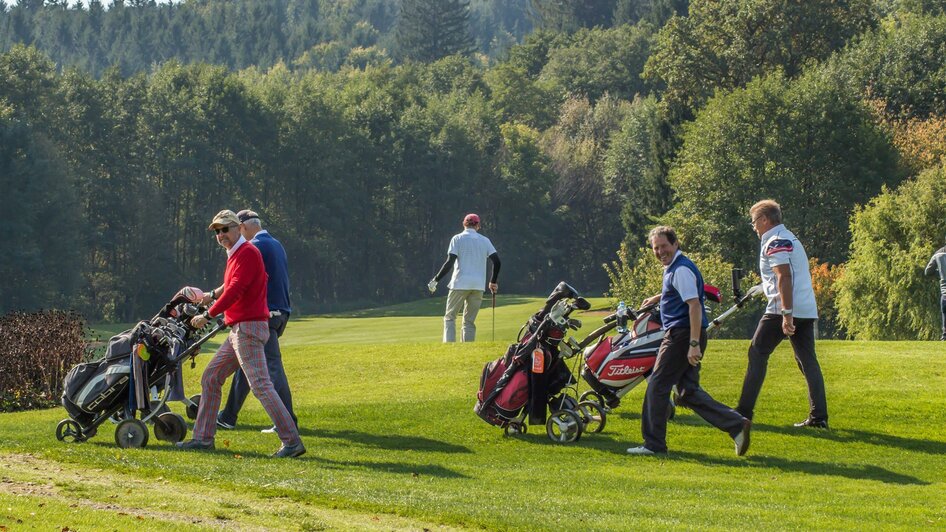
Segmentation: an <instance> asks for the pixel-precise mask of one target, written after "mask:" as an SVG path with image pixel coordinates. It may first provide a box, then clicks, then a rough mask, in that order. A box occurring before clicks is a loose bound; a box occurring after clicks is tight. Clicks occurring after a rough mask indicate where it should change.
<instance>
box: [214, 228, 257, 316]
mask: <svg viewBox="0 0 946 532" xmlns="http://www.w3.org/2000/svg"><path fill="white" fill-rule="evenodd" d="M266 279H267V277H266V267H265V266H263V256H262V255H260V252H259V250H258V249H256V246H254V245H253V244H250V243H249V242H245V243H243V245H241V246H240V247H239V249H237V250H236V253H234V254H233V255H232V256H230V257H229V258H228V259H227V269H226V271H225V272H224V274H223V294H222V295H221V296H220V299H218V300H217V302H216V303H214V304H213V306H211V307H210V309H209V310H208V312H209V313H210V315H211V316H216V315H218V314H220V313H221V312H223V321H225V322H226V323H227V325H228V326H231V327H232V326H233V324H235V323H240V322H241V321H268V320H269V307H268V306H266Z"/></svg>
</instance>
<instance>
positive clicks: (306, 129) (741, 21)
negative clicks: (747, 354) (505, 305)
mask: <svg viewBox="0 0 946 532" xmlns="http://www.w3.org/2000/svg"><path fill="white" fill-rule="evenodd" d="M944 13H946V1H934V0H806V1H803V2H796V1H785V0H693V1H690V2H687V1H685V0H600V1H592V0H508V1H486V0H469V1H465V0H438V1H434V0H400V1H398V0H338V1H329V0H267V1H255V0H226V1H224V0H186V1H183V2H176V3H160V4H159V3H156V2H154V1H145V0H134V1H132V0H127V1H124V2H122V1H114V2H110V3H103V2H100V1H98V0H91V1H86V2H81V3H80V2H70V1H66V0H59V1H54V0H47V1H42V0H19V1H16V2H3V1H0V190H2V194H0V212H2V213H3V219H4V220H5V224H4V238H3V240H2V244H0V279H2V282H0V313H2V312H6V311H10V310H18V309H26V310H30V309H36V308H63V309H74V310H77V311H79V312H81V313H83V314H84V315H85V316H86V317H87V318H88V319H90V320H96V321H133V320H136V319H140V318H142V317H146V316H150V315H151V314H153V313H154V312H155V310H156V309H157V308H158V307H159V306H161V305H162V304H163V303H164V302H166V301H167V299H168V298H169V296H170V295H171V294H172V293H173V292H174V291H175V290H176V289H177V288H179V287H180V286H183V285H197V286H212V285H214V284H216V283H217V282H218V281H219V277H220V274H221V271H222V267H223V261H224V259H225V257H224V254H223V253H222V252H221V251H220V249H219V247H218V246H217V244H216V243H215V242H214V239H213V238H211V237H210V235H209V234H208V232H207V230H206V226H207V223H208V220H209V218H210V217H211V216H212V215H213V214H214V213H215V212H216V211H218V210H220V209H221V208H231V209H242V208H253V209H254V210H257V211H258V212H260V214H261V216H262V217H263V219H264V224H265V226H266V227H267V228H269V229H271V230H272V232H273V233H274V235H276V236H277V238H279V239H280V240H281V241H282V242H283V244H284V245H285V247H286V249H287V251H288V253H289V255H290V260H291V284H292V297H293V304H294V307H295V310H296V311H297V312H299V313H303V314H311V313H321V312H327V311H334V310H339V309H348V308H359V307H366V306H372V305H377V304H383V303H392V302H397V301H405V300H411V299H417V298H419V297H422V294H423V290H424V288H425V284H426V281H427V280H429V279H430V277H431V276H432V275H433V273H434V272H435V271H436V269H437V268H438V267H439V265H440V263H441V262H442V261H443V259H444V258H445V249H446V244H447V241H448V240H449V237H450V236H451V235H452V234H454V233H455V232H457V231H458V230H459V229H460V220H461V218H462V216H463V214H465V213H466V212H478V213H479V214H480V215H481V216H482V217H483V220H484V229H483V232H484V234H487V235H488V236H489V237H490V238H491V239H492V240H493V242H494V244H495V245H496V247H497V249H499V251H500V255H501V257H502V259H503V272H502V279H501V281H502V283H501V286H502V289H503V291H504V292H505V293H529V294H540V293H543V292H547V291H548V290H550V289H551V287H553V286H554V284H555V283H557V282H558V281H559V280H562V279H564V280H568V281H569V282H571V283H572V284H574V285H575V286H577V287H578V288H579V289H581V290H583V291H585V292H589V293H596V292H597V293H600V292H607V293H608V294H610V295H611V296H613V297H614V298H615V299H617V298H624V299H626V300H628V301H629V302H630V303H632V304H635V303H637V302H638V301H639V300H640V299H639V298H640V297H642V296H643V295H646V294H648V293H649V292H650V291H652V290H654V289H655V283H657V282H659V274H660V271H659V268H658V267H657V264H656V262H655V261H654V259H653V257H652V256H651V255H650V254H649V253H648V252H647V250H646V247H645V246H646V242H645V235H646V232H647V230H648V228H650V227H652V226H653V225H655V224H657V223H669V224H671V225H674V226H675V227H677V228H678V231H679V233H680V234H681V236H682V240H683V243H684V246H685V249H686V250H687V252H688V253H689V254H691V255H692V256H694V257H695V258H696V259H697V260H698V262H699V264H700V265H701V267H703V269H704V270H705V271H706V272H707V278H708V279H709V280H711V281H713V282H714V283H715V284H718V285H721V286H724V287H725V286H726V285H727V284H728V279H729V273H728V272H729V269H730V268H731V267H733V266H737V267H742V268H746V269H748V270H754V269H755V268H756V260H757V259H756V256H757V252H758V250H757V246H758V238H757V237H756V236H755V235H754V234H753V233H752V231H751V228H750V227H749V224H748V221H749V220H748V217H747V212H746V211H747V209H748V207H749V206H750V205H751V204H752V203H754V202H755V201H757V200H758V199H762V198H766V197H771V198H775V199H776V200H778V201H779V202H781V203H782V205H783V207H784V213H785V219H786V222H787V224H788V226H789V228H790V229H792V230H794V231H795V232H796V234H798V236H799V237H800V238H801V240H802V242H803V243H804V244H805V246H806V248H807V250H808V253H809V256H811V257H812V268H813V275H814V279H815V284H816V290H817V291H818V298H819V306H820V311H821V316H822V320H821V334H822V335H825V336H836V337H858V338H864V339H879V338H886V339H907V338H908V339H916V338H920V339H932V338H934V337H937V336H938V335H939V321H938V297H939V294H938V289H937V283H936V282H935V280H934V279H933V278H926V277H924V275H923V267H924V266H925V265H926V263H927V261H928V260H929V257H930V255H931V254H932V253H933V252H934V251H935V250H936V249H937V248H938V247H940V246H942V245H943V244H944V236H946V170H944V159H943V157H944V155H946V14H944ZM750 321H751V318H749V317H744V318H743V319H742V321H741V322H739V323H736V324H734V325H733V327H731V329H730V332H731V334H744V333H745V329H746V327H748V326H749V325H748V324H749V322H750Z"/></svg>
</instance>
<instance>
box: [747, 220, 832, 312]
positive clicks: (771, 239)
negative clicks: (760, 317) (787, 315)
mask: <svg viewBox="0 0 946 532" xmlns="http://www.w3.org/2000/svg"><path fill="white" fill-rule="evenodd" d="M783 264H787V265H789V267H790V268H789V270H790V272H791V275H792V287H793V289H792V316H794V317H796V318H815V319H817V318H818V304H817V303H816V302H815V291H814V288H812V286H811V270H809V266H808V254H806V253H805V247H804V246H802V244H801V242H799V241H798V237H796V236H795V235H794V233H792V232H791V231H789V230H788V229H786V228H785V225H783V224H779V225H777V226H775V227H773V228H771V229H769V230H768V231H766V232H765V234H763V235H762V246H761V248H760V250H759V274H760V275H761V276H762V289H763V290H764V291H765V297H767V298H768V300H769V304H768V306H766V307H765V313H766V314H780V313H781V312H782V298H781V297H780V296H779V293H778V278H777V277H776V276H775V270H774V269H773V268H774V267H775V266H780V265H783Z"/></svg>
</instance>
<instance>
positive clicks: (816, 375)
mask: <svg viewBox="0 0 946 532" xmlns="http://www.w3.org/2000/svg"><path fill="white" fill-rule="evenodd" d="M749 216H750V218H751V219H752V222H751V223H752V228H753V229H754V230H755V232H756V234H758V235H759V238H761V240H762V246H761V248H760V251H759V273H760V275H761V276H762V288H763V289H764V291H765V296H766V298H768V300H769V304H768V306H767V307H766V308H765V315H764V316H762V319H761V320H760V321H759V326H758V328H757V329H756V331H755V335H754V336H753V337H752V344H751V345H750V346H749V367H748V368H747V369H746V377H745V380H744V381H743V384H742V395H741V396H740V398H739V406H737V407H736V410H737V411H738V412H739V413H740V414H742V415H743V416H745V417H747V418H749V419H752V415H753V410H754V409H755V403H756V399H758V398H759V392H760V391H761V389H762V382H763V381H764V380H765V372H766V368H767V366H768V363H769V355H771V354H772V352H773V351H774V350H775V348H776V347H777V346H778V344H779V343H781V341H782V340H784V339H785V337H786V336H788V338H789V340H790V341H791V342H792V349H794V351H795V361H796V362H797V363H798V368H799V369H801V372H802V374H803V375H804V376H805V380H806V381H807V382H808V407H809V410H808V418H807V419H805V420H804V421H802V422H800V423H795V426H796V427H813V428H822V429H826V428H828V402H827V399H826V398H825V388H824V377H823V376H822V375H821V366H820V365H819V364H818V359H817V357H816V356H815V322H816V321H817V320H818V307H817V304H816V303H815V291H814V289H813V288H812V286H811V271H810V270H809V266H808V255H807V254H805V248H804V246H802V244H801V242H799V241H798V238H797V237H796V236H795V235H794V234H793V233H792V232H791V231H789V230H788V229H786V228H785V226H784V225H782V209H781V207H779V204H778V203H776V202H775V201H773V200H762V201H760V202H758V203H756V204H755V205H753V206H752V208H750V209H749Z"/></svg>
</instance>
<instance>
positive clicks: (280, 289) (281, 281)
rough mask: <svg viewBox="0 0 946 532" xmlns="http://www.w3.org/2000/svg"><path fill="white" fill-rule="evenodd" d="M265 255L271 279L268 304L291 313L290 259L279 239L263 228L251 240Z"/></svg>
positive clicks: (267, 296) (268, 284) (268, 285)
mask: <svg viewBox="0 0 946 532" xmlns="http://www.w3.org/2000/svg"><path fill="white" fill-rule="evenodd" d="M250 242H252V243H253V245H254V246H256V247H257V248H258V249H259V252H260V254H262V255H263V264H264V265H265V266H266V273H267V274H268V276H269V281H267V283H266V304H267V305H268V306H269V310H278V311H280V312H285V313H286V314H289V313H290V312H292V307H291V306H290V304H289V259H288V258H287V257H286V250H285V249H284V248H283V247H282V244H280V243H279V241H278V240H276V239H275V238H273V236H272V235H270V234H269V231H266V230H265V229H263V230H262V231H260V232H258V233H256V236H254V237H253V240H250Z"/></svg>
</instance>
